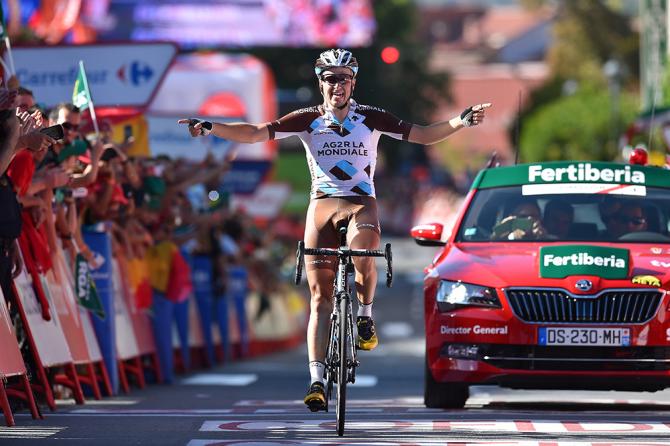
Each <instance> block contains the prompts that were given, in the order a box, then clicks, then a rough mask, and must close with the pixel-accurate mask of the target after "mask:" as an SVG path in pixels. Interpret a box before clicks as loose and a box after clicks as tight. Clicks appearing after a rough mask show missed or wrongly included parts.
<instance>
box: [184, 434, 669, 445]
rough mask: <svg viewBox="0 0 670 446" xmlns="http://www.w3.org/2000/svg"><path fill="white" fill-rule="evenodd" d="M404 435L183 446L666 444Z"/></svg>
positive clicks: (208, 442)
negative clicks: (397, 437) (399, 437)
mask: <svg viewBox="0 0 670 446" xmlns="http://www.w3.org/2000/svg"><path fill="white" fill-rule="evenodd" d="M412 440H413V439H411V438H410V439H405V440H403V442H402V443H398V442H391V441H370V439H365V438H351V437H349V436H348V437H345V438H344V439H335V438H333V439H329V438H323V437H321V438H319V439H318V440H314V441H309V442H306V441H304V440H302V441H301V440H295V441H292V440H278V441H272V440H232V441H231V440H224V441H222V440H201V439H198V440H191V441H189V442H188V443H187V444H186V446H286V445H304V444H318V445H331V444H332V445H343V444H359V445H366V446H437V445H439V446H668V443H666V442H663V443H660V442H639V441H635V442H628V441H617V440H615V441H594V442H592V441H551V440H549V441H547V440H541V441H532V440H531V441H528V440H524V441H472V439H469V438H463V439H457V438H454V439H449V440H448V441H445V440H444V439H435V440H430V439H428V440H427V439H424V438H417V439H416V441H412Z"/></svg>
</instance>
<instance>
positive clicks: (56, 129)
mask: <svg viewBox="0 0 670 446" xmlns="http://www.w3.org/2000/svg"><path fill="white" fill-rule="evenodd" d="M40 133H44V134H45V135H47V136H49V137H51V138H53V139H55V140H56V141H58V140H59V139H63V137H64V136H65V131H64V130H63V126H62V125H60V124H56V125H52V126H51V127H47V128H45V129H40Z"/></svg>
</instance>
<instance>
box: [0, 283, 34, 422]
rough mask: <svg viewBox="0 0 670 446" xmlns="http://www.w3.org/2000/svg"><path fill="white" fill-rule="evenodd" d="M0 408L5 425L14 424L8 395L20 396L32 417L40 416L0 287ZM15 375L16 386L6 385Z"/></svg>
mask: <svg viewBox="0 0 670 446" xmlns="http://www.w3.org/2000/svg"><path fill="white" fill-rule="evenodd" d="M0 358H2V361H0V408H1V409H2V413H3V414H4V416H5V422H6V423H7V426H14V415H13V414H12V408H11V407H10V405H9V399H8V396H9V395H11V396H13V397H16V398H20V399H21V400H23V401H25V402H26V403H27V404H28V407H29V409H30V413H31V415H32V416H33V418H34V419H37V418H41V417H42V416H41V414H40V413H39V411H38V409H37V405H36V404H35V398H34V396H33V392H32V389H31V388H30V382H29V381H28V373H27V370H26V366H25V364H23V358H22V357H21V350H20V349H19V344H18V341H17V339H16V335H15V334H14V326H13V324H12V319H11V317H10V315H9V311H8V310H7V302H6V301H5V296H4V294H3V293H2V290H1V289H0ZM14 377H16V378H17V379H18V380H19V384H18V385H17V386H9V385H6V384H5V382H8V379H9V378H14Z"/></svg>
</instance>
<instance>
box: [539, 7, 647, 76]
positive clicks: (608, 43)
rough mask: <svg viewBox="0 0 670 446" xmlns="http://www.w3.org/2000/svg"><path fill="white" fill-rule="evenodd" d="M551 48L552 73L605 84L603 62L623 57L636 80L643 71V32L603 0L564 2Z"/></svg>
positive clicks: (630, 74) (629, 71)
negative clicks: (640, 63) (637, 30)
mask: <svg viewBox="0 0 670 446" xmlns="http://www.w3.org/2000/svg"><path fill="white" fill-rule="evenodd" d="M553 32H554V37H555V42H556V43H555V45H553V46H552V48H551V49H550V51H549V62H550V65H551V69H552V72H553V73H554V74H555V75H557V76H559V77H563V78H565V79H576V80H579V81H580V82H587V83H594V82H595V83H601V84H604V82H605V77H604V75H603V73H602V66H603V64H604V63H605V62H606V61H607V60H609V59H616V60H619V61H620V62H621V63H622V65H623V69H624V71H625V73H626V74H627V75H628V76H630V81H631V82H634V81H635V78H636V77H637V75H638V73H639V34H638V33H637V32H636V31H634V30H633V29H632V27H631V23H630V18H629V17H628V16H626V15H624V14H622V13H620V12H619V11H618V10H616V9H614V8H612V7H611V6H609V5H608V3H607V2H604V1H603V0H592V1H576V0H570V1H565V2H561V6H560V8H559V14H558V19H557V20H556V23H555V25H554V29H553Z"/></svg>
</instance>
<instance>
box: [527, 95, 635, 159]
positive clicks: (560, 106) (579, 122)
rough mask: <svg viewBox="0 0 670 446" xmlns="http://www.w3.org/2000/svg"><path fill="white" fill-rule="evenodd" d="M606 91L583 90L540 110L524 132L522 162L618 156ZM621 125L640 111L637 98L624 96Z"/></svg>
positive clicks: (609, 103) (610, 107)
mask: <svg viewBox="0 0 670 446" xmlns="http://www.w3.org/2000/svg"><path fill="white" fill-rule="evenodd" d="M612 105H613V104H612V102H611V98H610V95H609V93H608V92H607V90H580V91H579V92H577V93H576V94H574V95H572V96H566V97H561V98H560V99H558V100H555V101H552V102H551V103H549V104H546V105H545V106H543V107H540V108H539V109H537V111H536V112H535V113H533V114H532V115H530V116H529V117H528V118H527V120H526V122H525V123H524V129H523V131H522V132H521V145H520V147H521V153H520V157H519V158H520V161H521V162H537V161H558V160H581V159H588V160H602V161H610V160H613V159H615V158H616V157H617V155H618V149H617V146H616V142H615V140H614V138H613V134H614V131H615V129H616V130H617V132H620V131H622V130H623V127H622V126H621V125H617V124H616V123H615V120H616V117H615V116H613V112H612ZM620 107H621V113H620V116H619V119H618V122H619V123H620V122H630V121H631V120H632V119H633V118H634V117H635V115H636V112H637V110H638V103H637V96H634V95H631V94H624V95H622V96H621V103H620Z"/></svg>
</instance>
